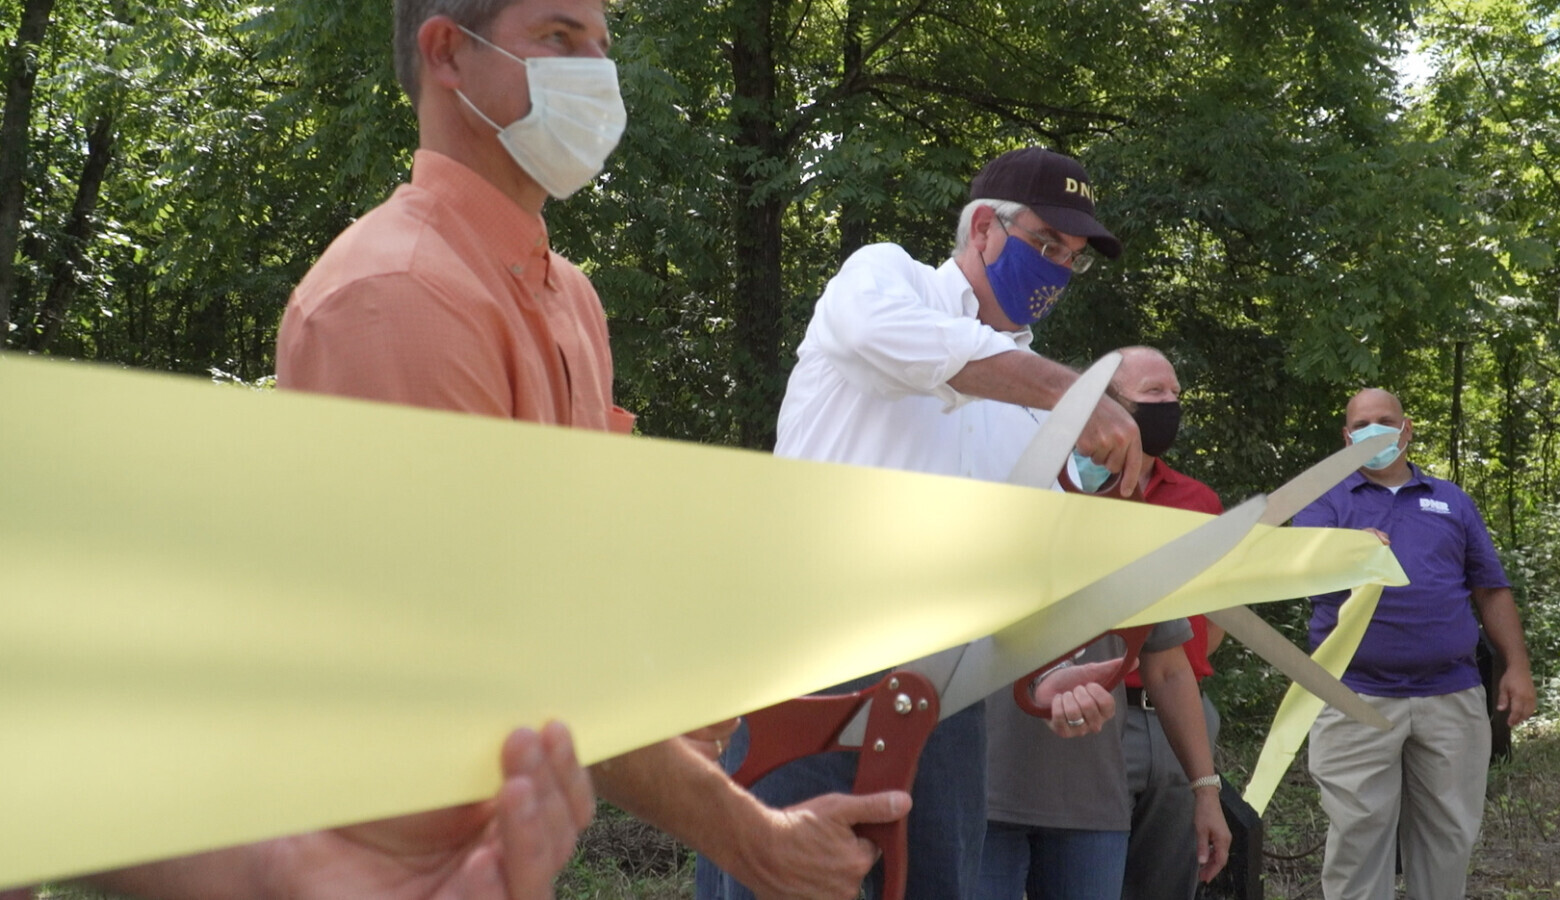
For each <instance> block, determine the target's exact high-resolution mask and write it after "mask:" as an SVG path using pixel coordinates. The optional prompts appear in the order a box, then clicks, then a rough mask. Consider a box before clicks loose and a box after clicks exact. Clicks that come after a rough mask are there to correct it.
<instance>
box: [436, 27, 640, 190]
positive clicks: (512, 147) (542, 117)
mask: <svg viewBox="0 0 1560 900" xmlns="http://www.w3.org/2000/svg"><path fill="white" fill-rule="evenodd" d="M461 30H462V31H465V32H466V34H468V35H470V36H471V37H473V38H475V39H476V40H478V41H481V42H482V43H484V44H486V45H487V46H489V47H491V48H493V49H494V50H497V51H498V52H499V53H502V54H504V55H505V56H507V57H509V58H510V59H512V60H514V61H515V62H517V63H520V64H521V65H523V66H525V74H526V81H527V83H528V84H529V85H530V90H531V111H530V112H529V113H527V114H526V116H525V118H523V119H521V120H519V121H518V122H514V123H512V124H511V125H509V127H507V128H500V127H499V126H498V124H497V123H495V122H494V121H493V120H492V119H490V118H488V117H487V115H486V114H485V113H483V112H482V110H480V109H477V106H476V104H474V103H472V102H471V100H470V99H469V98H467V97H466V95H465V94H464V93H462V92H460V91H456V92H455V93H456V95H457V96H459V97H460V99H461V100H463V101H465V103H466V105H467V106H469V107H471V110H472V112H475V113H476V114H477V115H479V116H481V117H482V121H484V122H486V123H488V124H489V125H491V126H493V130H494V131H496V132H498V139H499V141H500V142H501V143H502V144H503V145H504V149H505V150H508V151H509V155H510V156H512V157H514V160H515V163H516V164H518V165H519V166H520V168H522V169H524V170H525V173H526V174H527V175H530V176H531V177H532V178H534V179H536V183H537V184H539V185H541V186H542V188H543V189H544V190H546V191H547V193H549V194H551V195H552V196H554V197H559V198H563V197H567V196H569V195H570V194H572V193H574V192H575V191H577V190H579V189H580V188H582V187H584V186H585V185H586V184H588V183H589V182H590V180H591V179H592V178H595V177H596V175H597V173H599V172H600V171H601V167H602V166H603V165H605V164H606V161H607V156H608V154H610V153H611V152H612V149H613V148H614V147H616V146H617V142H618V138H620V137H622V136H623V127H624V125H626V124H627V123H628V113H627V111H626V110H624V109H623V97H622V95H620V94H619V93H618V80H617V66H616V65H615V64H614V63H613V62H612V60H610V59H587V58H579V57H572V56H538V57H533V58H531V59H522V58H520V57H518V56H515V55H514V54H513V53H510V52H509V51H507V50H505V49H504V48H502V47H499V46H498V45H496V44H494V43H493V42H492V41H489V40H488V39H486V38H484V37H482V36H481V35H479V34H476V33H474V32H471V31H468V30H466V29H465V28H462V29H461Z"/></svg>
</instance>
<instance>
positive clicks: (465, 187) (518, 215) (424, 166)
mask: <svg viewBox="0 0 1560 900" xmlns="http://www.w3.org/2000/svg"><path fill="white" fill-rule="evenodd" d="M412 184H413V185H415V186H416V187H419V188H422V189H424V190H426V191H428V192H430V193H432V194H434V195H435V196H437V197H438V198H439V200H440V202H442V203H444V204H446V205H447V206H449V207H450V208H451V209H453V210H454V212H455V215H456V216H457V217H458V218H459V219H460V220H461V221H463V222H466V223H467V224H468V225H469V226H470V227H471V230H472V232H473V233H474V234H475V235H476V237H477V240H478V241H479V242H481V243H482V244H483V245H484V248H485V249H486V250H487V251H488V253H489V254H491V256H492V257H493V258H494V259H496V260H501V261H502V262H503V264H504V266H505V268H507V269H509V271H510V272H511V273H512V274H514V276H515V277H516V278H518V279H520V280H521V281H522V282H523V283H525V284H526V285H528V286H530V287H532V288H536V287H539V286H541V285H544V284H545V285H546V286H547V287H548V288H555V287H556V285H554V284H553V281H552V278H553V273H552V265H551V262H552V254H551V252H550V248H549V247H548V243H547V223H546V222H544V221H543V220H542V217H541V216H540V215H538V214H536V213H533V212H529V211H528V210H524V209H521V208H520V206H519V205H517V204H516V203H515V202H514V201H513V200H511V199H509V197H507V196H506V195H505V194H504V192H503V191H500V190H499V189H498V188H497V187H495V186H493V184H492V183H491V182H489V181H488V180H487V179H485V178H483V177H482V176H481V175H478V174H477V173H476V172H474V171H472V170H471V169H469V168H467V167H466V166H464V165H461V164H460V163H459V162H456V161H455V160H453V159H451V158H450V157H448V156H445V155H444V154H442V153H438V152H436V151H433V150H418V151H417V153H416V155H415V156H414V157H413V158H412Z"/></svg>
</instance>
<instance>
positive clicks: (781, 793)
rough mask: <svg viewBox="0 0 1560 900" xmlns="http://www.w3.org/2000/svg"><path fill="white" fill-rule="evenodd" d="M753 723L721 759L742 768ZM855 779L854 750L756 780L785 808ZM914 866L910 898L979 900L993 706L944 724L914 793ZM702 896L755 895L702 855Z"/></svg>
mask: <svg viewBox="0 0 1560 900" xmlns="http://www.w3.org/2000/svg"><path fill="white" fill-rule="evenodd" d="M881 678H882V673H879V674H878V675H874V676H868V677H866V678H862V679H857V680H856V681H853V682H847V683H846V684H843V685H840V686H838V687H837V688H831V689H830V690H829V691H828V693H839V692H844V691H853V690H859V689H860V688H862V687H867V686H870V685H873V684H876V683H877V682H878V681H879V680H880V679H881ZM747 742H748V735H747V726H746V725H743V727H741V728H739V729H738V730H737V732H736V734H733V735H732V736H731V746H730V747H729V748H728V749H727V751H726V755H725V756H724V757H722V762H723V763H724V764H725V766H726V771H728V772H735V771H736V770H737V767H738V766H739V765H741V763H742V758H743V756H745V755H746V754H747ZM855 780H856V754H855V753H823V754H819V755H817V756H809V757H806V758H805V759H799V760H797V761H795V762H792V763H788V764H786V765H784V766H781V767H780V768H778V769H776V770H775V771H773V772H771V773H770V774H769V775H767V776H765V777H764V778H762V779H760V780H759V781H758V783H757V784H755V785H753V793H754V794H755V795H757V796H758V798H759V799H760V800H762V801H764V803H766V804H768V805H769V806H771V807H774V808H776V809H782V808H784V807H787V806H791V805H794V804H797V803H801V802H802V801H804V800H808V799H811V798H813V797H816V796H818V795H820V794H827V793H831V792H839V793H849V792H850V790H851V786H852V785H853V784H854V783H855ZM910 794H911V797H912V798H913V800H914V804H913V807H912V809H911V812H910V842H909V844H910V846H909V849H910V859H909V863H910V871H909V878H908V879H907V881H908V887H907V889H906V891H905V897H906V900H973V898H974V897H975V889H976V881H977V879H978V878H979V874H980V844H981V838H982V837H983V836H984V835H985V833H986V710H985V704H984V703H976V704H975V705H973V706H971V707H970V708H969V709H965V710H961V711H960V712H958V713H956V714H955V715H952V716H949V717H948V718H947V719H945V720H943V721H942V722H941V723H940V724H938V726H937V728H936V730H935V731H933V732H932V735H931V737H930V738H929V739H928V740H927V742H926V747H925V748H924V749H923V750H922V751H921V763H920V766H919V768H918V769H917V770H916V776H915V784H914V785H913V786H912V788H911V791H910ZM881 868H882V867H881V864H880V865H879V866H878V867H877V868H874V869H873V871H872V874H871V875H870V876H869V877H868V878H867V880H866V882H865V884H864V886H865V888H866V894H867V897H868V900H876V898H877V897H878V896H879V895H880V893H881V890H882V874H881V872H880V869H881ZM694 894H695V896H696V897H697V898H698V900H752V898H753V893H752V892H751V891H749V890H748V889H747V888H746V887H744V886H743V885H741V884H739V883H738V882H737V880H736V879H734V878H732V877H731V876H730V875H727V874H726V873H725V872H722V871H721V870H720V869H718V868H716V867H715V865H714V864H713V863H711V862H710V861H709V860H707V859H705V858H704V857H703V856H700V857H699V860H698V865H697V868H696V870H695V872H694Z"/></svg>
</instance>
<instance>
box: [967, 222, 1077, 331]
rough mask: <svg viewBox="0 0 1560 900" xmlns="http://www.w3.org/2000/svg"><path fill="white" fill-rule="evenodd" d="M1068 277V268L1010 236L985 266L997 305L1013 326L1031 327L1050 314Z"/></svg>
mask: <svg viewBox="0 0 1560 900" xmlns="http://www.w3.org/2000/svg"><path fill="white" fill-rule="evenodd" d="M1003 230H1004V231H1006V230H1007V229H1006V228H1004V229H1003ZM1071 278H1072V270H1071V269H1069V268H1067V267H1066V266H1063V265H1058V264H1057V263H1054V262H1051V261H1050V260H1049V259H1046V258H1045V257H1044V256H1042V255H1041V254H1040V251H1039V250H1036V249H1035V248H1034V247H1031V246H1030V245H1029V244H1028V243H1027V242H1025V241H1021V240H1019V239H1018V238H1016V237H1013V236H1012V235H1011V234H1010V235H1008V239H1007V243H1005V244H1003V245H1002V252H1001V253H1000V254H999V255H998V256H997V260H996V262H993V263H991V264H989V265H987V266H986V280H987V281H989V282H991V292H992V293H993V294H995V295H996V298H997V305H998V306H1000V307H1002V312H1003V314H1004V315H1006V316H1007V317H1008V318H1009V319H1011V320H1012V321H1013V324H1015V325H1031V324H1033V323H1035V322H1038V321H1040V320H1041V319H1043V318H1045V317H1046V316H1048V315H1050V314H1051V310H1052V309H1054V308H1055V307H1056V302H1057V301H1058V300H1060V299H1061V297H1062V288H1065V287H1067V282H1068V280H1069V279H1071Z"/></svg>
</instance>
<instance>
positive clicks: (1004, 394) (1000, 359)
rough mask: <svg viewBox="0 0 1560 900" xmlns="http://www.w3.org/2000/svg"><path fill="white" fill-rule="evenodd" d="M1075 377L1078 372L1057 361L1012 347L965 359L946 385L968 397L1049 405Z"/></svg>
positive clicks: (1057, 398) (1043, 407) (1052, 404)
mask: <svg viewBox="0 0 1560 900" xmlns="http://www.w3.org/2000/svg"><path fill="white" fill-rule="evenodd" d="M1077 380H1078V373H1077V372H1074V371H1073V370H1072V369H1070V368H1068V367H1067V366H1064V365H1062V364H1061V363H1058V362H1054V361H1052V360H1049V359H1046V358H1045V357H1043V356H1037V355H1035V354H1033V353H1028V352H1025V351H1022V350H1013V351H1010V352H1008V353H998V354H997V355H996V356H988V357H986V358H985V359H977V360H974V361H972V362H969V363H966V364H965V366H964V368H962V369H960V370H959V371H958V373H957V374H955V375H954V376H953V377H952V378H950V379H948V385H949V386H950V387H952V388H953V389H954V390H956V391H958V392H959V393H961V394H964V395H966V396H970V397H983V398H985V399H987V400H1000V401H1002V402H1004V403H1016V404H1018V405H1020V406H1028V407H1033V408H1035V409H1051V408H1052V407H1054V406H1055V405H1056V401H1058V400H1060V399H1061V397H1062V395H1063V394H1065V393H1066V392H1067V389H1068V388H1070V387H1072V383H1073V382H1074V381H1077Z"/></svg>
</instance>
